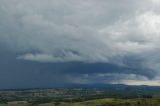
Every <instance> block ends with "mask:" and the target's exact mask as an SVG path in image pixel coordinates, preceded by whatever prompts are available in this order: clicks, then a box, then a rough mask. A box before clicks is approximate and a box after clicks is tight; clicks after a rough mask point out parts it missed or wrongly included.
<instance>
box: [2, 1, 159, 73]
mask: <svg viewBox="0 0 160 106" xmlns="http://www.w3.org/2000/svg"><path fill="white" fill-rule="evenodd" d="M159 5H160V2H159V1H158V0H139V1H133V0H132V1H130V0H117V1H115V0H45V1H44V0H27V1H26V0H1V1H0V44H1V45H4V46H5V47H7V48H8V50H10V51H11V52H14V53H17V54H18V55H17V59H24V60H30V61H37V62H71V61H78V62H87V63H88V62H89V63H93V62H107V63H115V64H118V65H122V66H126V67H130V65H128V64H127V63H125V62H124V60H125V58H126V57H127V56H133V58H134V57H138V58H139V59H140V60H141V61H139V62H138V64H140V67H142V68H148V69H151V70H152V71H153V70H154V71H156V73H159V72H158V71H157V70H158V69H159V59H158V58H157V57H159V56H160V55H159V51H160V47H159V46H158V45H159V41H160V30H159V29H160V14H159V13H160V12H159V11H160V8H159ZM131 58H132V57H131ZM153 65H154V67H153ZM133 71H134V70H133ZM144 73H145V72H144Z"/></svg>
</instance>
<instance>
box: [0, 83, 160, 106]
mask: <svg viewBox="0 0 160 106" xmlns="http://www.w3.org/2000/svg"><path fill="white" fill-rule="evenodd" d="M159 89H160V87H158V86H157V87H152V86H127V85H108V86H105V87H99V88H88V87H84V88H52V89H17V90H16V89H12V90H1V91H0V106H159V105H160V90H159Z"/></svg>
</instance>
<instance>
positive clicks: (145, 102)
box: [0, 98, 160, 106]
mask: <svg viewBox="0 0 160 106" xmlns="http://www.w3.org/2000/svg"><path fill="white" fill-rule="evenodd" d="M0 106H160V100H159V99H154V98H152V99H112V98H106V99H95V100H89V101H84V102H74V103H65V102H51V103H44V104H34V105H33V104H29V103H27V102H25V101H19V102H18V101H14V102H8V103H7V104H0Z"/></svg>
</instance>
